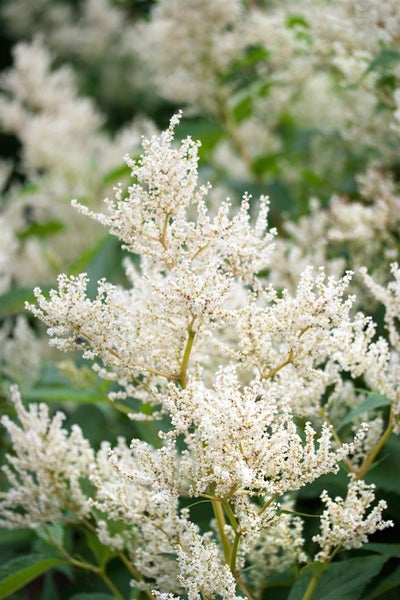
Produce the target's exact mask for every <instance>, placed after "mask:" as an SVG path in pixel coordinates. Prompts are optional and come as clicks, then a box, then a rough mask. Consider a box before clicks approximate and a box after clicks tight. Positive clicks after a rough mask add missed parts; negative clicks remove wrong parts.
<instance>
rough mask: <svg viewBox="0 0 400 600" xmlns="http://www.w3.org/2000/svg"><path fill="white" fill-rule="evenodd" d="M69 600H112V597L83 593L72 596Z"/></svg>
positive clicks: (96, 593) (99, 593) (98, 593)
mask: <svg viewBox="0 0 400 600" xmlns="http://www.w3.org/2000/svg"><path fill="white" fill-rule="evenodd" d="M69 600H114V596H111V595H110V594H102V593H101V592H84V593H80V594H74V595H73V596H71V598H70V599H69Z"/></svg>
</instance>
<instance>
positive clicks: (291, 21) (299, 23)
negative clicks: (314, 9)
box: [286, 14, 310, 29]
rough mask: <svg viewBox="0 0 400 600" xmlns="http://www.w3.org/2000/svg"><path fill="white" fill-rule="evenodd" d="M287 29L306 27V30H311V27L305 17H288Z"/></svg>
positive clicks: (293, 15)
mask: <svg viewBox="0 0 400 600" xmlns="http://www.w3.org/2000/svg"><path fill="white" fill-rule="evenodd" d="M286 27H288V28H289V29H295V28H296V27H304V28H305V29H310V25H309V23H308V21H307V19H306V18H305V17H303V15H296V14H292V15H288V16H287V17H286Z"/></svg>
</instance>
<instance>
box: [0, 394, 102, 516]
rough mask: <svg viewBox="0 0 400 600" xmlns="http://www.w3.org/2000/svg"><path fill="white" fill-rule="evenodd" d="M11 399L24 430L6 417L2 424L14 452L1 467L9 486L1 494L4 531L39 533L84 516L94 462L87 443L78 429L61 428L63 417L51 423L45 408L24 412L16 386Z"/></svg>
mask: <svg viewBox="0 0 400 600" xmlns="http://www.w3.org/2000/svg"><path fill="white" fill-rule="evenodd" d="M12 398H13V402H14V406H15V409H16V411H17V415H18V419H19V422H20V424H21V426H20V427H19V426H18V425H16V424H15V423H13V422H12V421H11V420H10V419H9V417H7V416H5V417H3V418H2V420H1V423H2V424H3V426H4V427H5V428H6V429H7V431H8V433H9V435H10V438H11V443H12V447H13V450H14V454H12V455H11V454H10V455H8V456H7V460H8V464H7V465H4V466H3V467H2V470H3V473H4V474H5V476H6V478H7V480H8V482H9V484H10V486H11V487H10V489H9V490H8V491H6V492H3V491H2V492H0V524H1V526H2V527H6V528H15V527H30V528H36V527H39V526H40V525H42V524H44V523H52V522H53V523H54V522H57V521H62V520H64V518H67V513H68V511H72V512H73V513H75V515H76V516H77V517H80V518H82V517H85V516H86V515H87V514H88V512H89V506H88V503H87V497H86V495H85V494H84V493H83V491H82V487H81V484H82V481H83V479H84V478H88V477H89V474H90V468H91V465H92V464H93V463H94V452H93V450H92V448H91V447H90V444H89V442H88V441H87V440H85V438H84V437H83V436H82V432H81V430H80V428H79V427H78V426H77V425H74V426H73V428H72V431H71V433H69V434H68V432H67V431H66V429H63V427H62V422H63V420H64V419H65V415H63V414H62V413H61V412H59V413H57V414H56V415H55V417H53V418H52V419H50V417H49V409H48V406H47V405H46V404H40V405H36V404H31V405H30V407H29V410H27V409H25V408H24V406H23V404H22V401H21V397H20V395H19V392H18V390H17V388H16V387H13V388H12Z"/></svg>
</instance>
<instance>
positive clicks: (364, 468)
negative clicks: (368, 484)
mask: <svg viewBox="0 0 400 600" xmlns="http://www.w3.org/2000/svg"><path fill="white" fill-rule="evenodd" d="M392 431H393V424H392V419H390V420H389V424H388V426H387V428H386V430H385V431H384V432H383V434H382V436H381V438H380V440H379V441H378V443H377V444H376V446H375V448H374V449H373V450H372V452H371V453H370V454H369V456H366V457H365V459H364V461H363V463H362V465H361V467H360V468H359V470H358V472H357V474H356V478H357V479H363V478H364V477H365V475H366V473H367V472H368V470H369V468H370V466H371V465H372V463H373V462H374V460H375V458H376V457H377V456H378V454H379V452H380V451H381V450H382V448H383V446H384V445H385V444H386V442H387V441H388V439H389V438H390V436H391V435H392Z"/></svg>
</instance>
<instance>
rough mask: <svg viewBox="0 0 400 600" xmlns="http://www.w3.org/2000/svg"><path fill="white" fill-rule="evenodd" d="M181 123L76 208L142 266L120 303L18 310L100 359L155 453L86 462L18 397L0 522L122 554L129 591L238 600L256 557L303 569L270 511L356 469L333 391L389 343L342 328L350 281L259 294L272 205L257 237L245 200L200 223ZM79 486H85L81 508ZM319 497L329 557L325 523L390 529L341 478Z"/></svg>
mask: <svg viewBox="0 0 400 600" xmlns="http://www.w3.org/2000/svg"><path fill="white" fill-rule="evenodd" d="M179 119H180V115H179V114H178V115H176V116H175V117H173V118H172V120H171V124H170V127H169V128H168V129H167V131H166V132H164V133H163V134H161V136H158V137H157V136H154V137H152V138H150V139H144V141H143V145H144V150H145V152H144V154H143V155H142V157H141V158H140V159H139V161H138V162H134V161H131V160H129V161H128V164H129V166H130V167H131V169H132V174H133V177H134V178H135V183H134V184H133V185H132V186H131V187H130V188H129V189H128V190H127V192H126V194H124V192H123V189H122V187H120V188H118V190H117V197H116V201H115V202H111V201H109V200H108V201H106V204H107V208H108V213H107V214H105V215H99V214H96V213H94V212H92V211H90V210H89V209H86V208H84V207H82V206H80V210H81V212H83V213H85V214H87V215H89V216H90V217H92V218H94V219H97V220H99V221H100V222H101V223H103V224H105V225H107V226H109V227H110V229H111V231H112V232H113V233H114V234H116V235H117V236H118V237H119V238H120V239H121V240H122V242H123V243H124V245H125V247H126V248H127V249H128V250H130V251H131V252H134V253H138V254H140V255H141V256H140V262H139V261H136V260H132V261H131V262H127V264H126V271H127V276H128V279H129V281H130V283H131V287H130V289H123V288H122V287H121V286H116V285H111V284H110V283H108V282H107V281H105V280H100V281H99V282H98V292H97V296H96V297H95V298H94V299H90V298H89V297H88V295H87V276H86V275H85V274H80V275H77V276H70V277H68V276H66V275H64V274H63V275H60V276H59V288H58V290H53V291H51V292H50V295H49V297H47V296H45V294H43V293H42V291H41V290H40V289H38V288H37V289H36V290H35V295H36V298H37V304H36V305H33V306H32V305H31V306H29V308H30V310H31V311H32V313H33V314H34V315H35V316H37V317H39V318H40V319H41V320H42V321H43V322H44V323H45V324H46V325H47V326H48V328H49V329H48V333H49V335H50V337H51V340H52V343H53V344H54V345H55V346H56V347H57V348H60V349H62V350H72V349H79V350H82V351H83V355H84V357H85V358H86V359H96V358H97V359H99V360H100V361H101V362H100V363H99V364H97V366H96V367H95V368H96V369H97V371H98V372H99V373H100V375H101V376H103V377H105V378H108V379H110V380H112V381H114V382H116V383H118V384H119V386H120V389H121V391H120V392H117V393H115V392H114V394H113V395H112V396H110V397H112V398H115V397H117V398H119V399H127V398H136V399H140V400H142V401H143V402H144V403H146V410H147V409H148V405H151V406H152V407H153V408H154V409H155V410H156V409H157V413H154V414H153V417H155V416H156V414H157V416H163V417H164V420H163V421H162V422H161V428H162V429H163V431H162V432H160V433H159V438H160V447H158V448H153V447H152V446H151V445H150V444H149V443H147V442H145V441H140V440H133V441H132V443H131V445H130V447H128V446H127V445H126V443H125V441H124V440H122V439H121V440H119V442H118V443H117V445H116V447H115V448H114V449H112V448H111V447H110V445H109V444H108V443H104V444H103V445H102V447H101V449H100V451H99V452H98V453H97V454H95V453H94V451H93V450H92V449H91V448H90V445H89V444H88V442H87V441H86V440H85V439H84V438H83V436H82V434H81V431H80V429H79V428H76V427H75V428H73V429H72V432H71V434H68V432H67V431H66V430H65V429H63V428H62V426H61V425H62V416H61V415H60V414H57V415H56V416H55V417H54V419H53V420H50V418H49V415H48V411H47V409H46V408H45V407H44V406H43V405H40V406H39V407H35V406H32V407H31V408H30V410H29V412H28V411H27V410H25V409H24V408H23V406H22V404H21V402H20V399H19V396H18V394H17V392H16V391H14V401H15V403H16V407H17V412H18V417H19V419H20V421H21V423H22V428H19V427H18V426H17V425H14V424H12V423H11V421H10V420H9V419H8V418H5V419H3V424H4V425H5V426H6V428H7V429H8V431H9V433H10V436H11V440H12V444H13V447H14V451H15V456H13V455H10V456H9V458H8V460H9V466H6V467H5V473H6V475H7V478H8V480H9V483H10V489H9V490H8V491H6V492H3V493H2V495H1V503H0V516H1V517H2V523H5V524H7V525H6V526H8V527H14V526H21V525H27V526H31V527H37V526H38V525H40V523H43V522H48V521H49V520H54V521H59V520H63V519H64V518H65V516H66V515H65V513H66V510H69V511H70V512H72V513H73V514H74V515H75V518H76V519H78V520H79V519H80V518H81V519H83V518H84V519H85V521H86V523H88V522H90V523H91V527H92V530H94V531H96V534H97V536H98V537H99V539H100V540H101V541H102V543H104V544H105V545H107V546H109V547H110V548H112V549H114V550H115V551H116V552H118V553H122V555H123V556H124V557H125V562H126V563H128V564H129V565H130V569H131V574H132V578H133V585H134V586H135V587H137V588H138V589H143V590H145V591H146V592H149V593H150V592H151V590H154V589H155V590H158V591H159V593H160V594H159V597H160V598H171V597H175V595H176V594H186V595H187V597H188V598H190V599H194V600H197V599H200V598H202V597H204V598H213V597H217V596H220V597H222V598H226V599H227V600H228V599H229V600H234V599H236V598H237V593H238V591H239V590H240V591H241V593H243V594H245V595H247V591H246V590H247V588H246V581H247V579H246V577H247V576H246V575H245V570H246V569H245V566H246V562H247V560H250V559H251V557H252V556H253V557H254V561H255V564H263V565H265V572H270V571H272V570H276V569H277V567H276V563H277V560H278V558H277V557H278V556H280V554H281V553H282V554H284V555H285V559H284V560H282V565H285V567H287V568H289V567H290V566H291V565H292V564H294V563H296V562H298V561H300V562H301V561H304V560H305V558H306V557H305V554H304V552H303V551H302V547H303V534H302V524H301V520H300V519H299V517H296V516H294V515H291V514H290V512H288V511H287V512H285V510H284V507H285V506H288V504H286V505H285V502H286V500H285V499H284V500H282V496H284V495H286V494H288V493H291V492H294V491H296V490H299V489H300V488H302V487H303V486H305V485H307V484H309V483H311V482H313V481H314V480H315V479H317V478H318V477H319V476H320V475H322V474H326V473H335V472H337V470H338V468H339V465H338V463H339V462H340V461H341V460H346V461H347V462H348V464H349V465H350V468H351V469H356V468H358V467H357V465H359V464H361V465H362V468H364V464H365V461H367V462H368V460H369V457H368V456H363V455H362V454H363V452H364V453H365V454H366V455H368V452H369V451H370V441H368V440H367V442H366V443H365V444H363V440H364V439H365V437H366V428H367V426H366V425H365V424H363V423H361V424H360V428H359V431H358V432H356V433H355V435H354V439H350V440H349V441H348V443H347V442H346V441H345V440H341V439H340V438H339V436H338V434H337V432H336V431H335V430H334V429H333V427H332V426H331V425H330V424H329V416H330V411H332V414H334V403H335V400H337V399H338V398H340V396H341V394H342V395H343V396H346V395H347V397H348V398H349V399H350V400H349V401H348V403H347V405H349V404H350V402H351V401H354V398H356V400H357V399H358V400H359V401H360V402H361V401H362V398H363V396H362V395H358V396H357V395H356V394H355V391H354V386H353V385H352V383H351V381H347V383H346V382H344V381H343V379H345V380H350V379H351V378H362V377H364V378H365V380H366V381H367V382H368V381H374V379H373V378H374V376H375V377H378V370H375V371H373V358H374V356H376V353H377V350H376V349H377V348H381V347H382V348H383V345H384V340H382V339H379V340H378V341H375V340H374V335H375V325H374V323H373V322H372V321H371V319H368V318H366V317H365V316H364V315H363V314H361V313H358V314H356V315H353V314H352V312H351V309H352V305H353V303H354V298H353V297H352V296H350V297H346V288H347V286H348V284H349V281H350V278H351V274H350V273H347V274H346V275H345V276H344V277H342V278H341V279H337V278H335V277H327V276H326V275H325V273H324V272H323V270H320V271H319V272H318V273H317V274H315V273H314V272H313V270H312V269H311V268H307V269H306V270H305V271H304V272H303V273H302V275H301V276H300V278H299V281H298V285H297V288H296V293H295V294H291V293H290V292H289V291H288V290H280V289H276V288H275V287H274V286H273V285H272V284H271V283H268V282H267V283H265V282H264V281H263V280H262V279H261V277H260V276H259V271H261V270H262V269H264V270H265V269H266V267H268V268H270V267H271V262H270V261H271V255H272V251H273V237H274V236H273V232H271V231H268V229H267V223H266V218H267V212H268V205H267V202H266V200H265V199H264V198H262V199H261V208H260V210H259V214H258V217H257V218H256V220H255V223H254V224H253V221H252V219H251V218H250V214H249V213H250V200H249V197H248V196H244V198H243V200H242V204H241V207H240V209H239V211H238V212H237V214H236V215H234V216H231V215H230V210H229V202H226V203H225V204H223V205H222V206H221V208H220V209H219V210H218V211H217V214H216V215H215V217H213V218H212V217H211V216H210V214H209V211H208V209H207V207H206V204H205V200H204V196H205V193H206V190H207V188H206V187H200V188H198V187H197V160H198V156H197V149H198V145H197V143H195V142H193V141H192V140H191V139H190V138H187V139H186V140H184V141H183V142H182V143H181V144H180V146H179V147H178V148H176V147H175V146H174V145H173V137H174V128H175V126H176V125H177V124H178V122H179ZM395 273H397V271H395ZM393 285H394V284H393ZM394 290H395V288H394V287H393V289H392V288H390V291H389V296H388V300H387V302H386V304H387V305H388V306H389V305H390V306H391V304H390V302H389V299H391V298H392V295H391V294H394ZM396 290H397V288H396ZM210 348H212V351H209V350H210ZM382 348H381V353H382V356H383V358H384V359H385V360H386V355H384V353H383V350H382ZM375 362H376V364H377V365H378V366H379V361H375ZM385 364H386V363H385ZM386 372H387V369H386V370H384V371H383V372H382V374H381V378H382V379H383V382H384V383H385V382H386V385H389V384H388V383H387V380H388V375H387V373H386ZM368 378H369V379H368ZM390 381H391V382H392V380H390ZM331 388H333V391H332V389H331ZM376 388H378V389H379V387H378V386H374V388H373V389H376ZM388 397H389V398H391V399H392V397H391V396H389V395H388ZM355 402H356V401H355ZM343 403H344V404H346V402H343ZM147 412H148V411H147ZM339 412H340V411H339ZM147 418H150V416H149V415H147ZM166 423H168V425H167V426H165V425H166ZM349 455H350V456H351V455H353V456H356V457H357V461H356V462H357V465H355V466H354V465H352V464H351V462H350V458H349ZM360 468H361V467H360ZM85 480H86V481H87V482H89V483H90V485H91V486H93V487H94V490H92V493H91V494H90V498H89V497H88V495H87V494H85V492H84V491H83V486H82V482H83V481H85ZM188 497H189V498H194V499H197V498H198V499H201V500H205V501H207V502H210V503H211V506H212V509H213V511H214V517H215V519H214V521H213V522H211V523H210V526H209V530H206V531H205V532H203V531H200V528H199V527H198V526H197V525H196V524H195V523H194V522H192V520H191V509H190V508H181V506H182V504H181V502H182V499H185V501H186V500H187V498H188ZM323 500H324V501H326V503H327V507H328V508H327V511H326V513H324V516H323V518H322V527H323V529H322V533H321V536H319V537H316V538H315V539H316V540H317V541H319V542H320V543H321V546H322V548H323V550H322V551H321V552H324V553H325V554H324V555H323V556H325V555H326V557H327V556H328V555H329V553H330V552H331V551H334V550H335V548H337V547H338V546H343V545H344V542H343V539H344V538H343V536H341V535H340V532H339V533H337V528H336V523H339V525H340V523H341V522H342V521H341V520H340V519H342V520H343V521H346V520H347V521H348V522H350V521H351V520H350V518H349V514H350V512H351V511H353V512H354V513H356V512H357V510H358V509H359V507H360V506H361V507H362V508H363V510H362V512H360V511H359V510H358V512H359V515H361V516H359V521H357V523H358V524H359V527H358V528H357V527H356V528H355V529H354V531H353V530H351V531H350V528H349V527H348V528H347V529H346V541H345V544H346V545H345V547H359V545H360V543H362V542H364V541H365V539H366V536H367V535H369V534H370V533H373V531H375V530H379V529H382V528H383V527H385V526H387V525H388V523H387V522H385V521H383V520H382V517H381V512H382V510H383V508H384V504H383V503H380V504H378V508H377V509H376V510H375V511H373V512H372V513H371V517H370V518H367V519H366V520H365V521H364V520H363V515H364V512H365V510H366V509H367V508H368V507H369V505H370V504H371V502H372V500H373V492H372V488H370V487H368V486H367V487H363V484H362V483H361V482H356V483H354V481H353V480H352V482H351V483H350V486H349V495H348V499H347V500H346V501H340V500H336V501H335V502H336V503H333V504H332V503H331V502H330V501H329V500H328V499H327V497H326V496H325V495H324V497H323ZM357 502H358V504H357ZM360 503H361V504H360ZM334 507H336V508H335V509H334ZM364 509H365V510H364ZM281 510H282V511H283V512H282V513H281ZM349 511H350V512H349ZM348 513H349V514H348ZM352 514H353V513H351V515H352ZM352 518H353V517H352ZM354 518H355V517H354ZM354 518H353V521H354ZM339 525H338V527H339ZM340 526H341V525H340ZM340 531H342V530H341V529H340ZM331 532H334V533H332V534H331ZM329 535H330V537H329ZM271 538H273V540H274V541H273V544H272V545H271V544H270V543H269V540H270V539H271ZM289 546H290V548H289ZM268 547H270V548H269V549H268ZM321 557H322V554H321ZM241 571H243V572H241ZM248 579H249V580H251V576H249V578H248ZM258 581H259V579H257V577H255V578H253V582H254V585H256V586H257V585H258V583H257V582H258ZM156 596H157V594H156Z"/></svg>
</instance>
